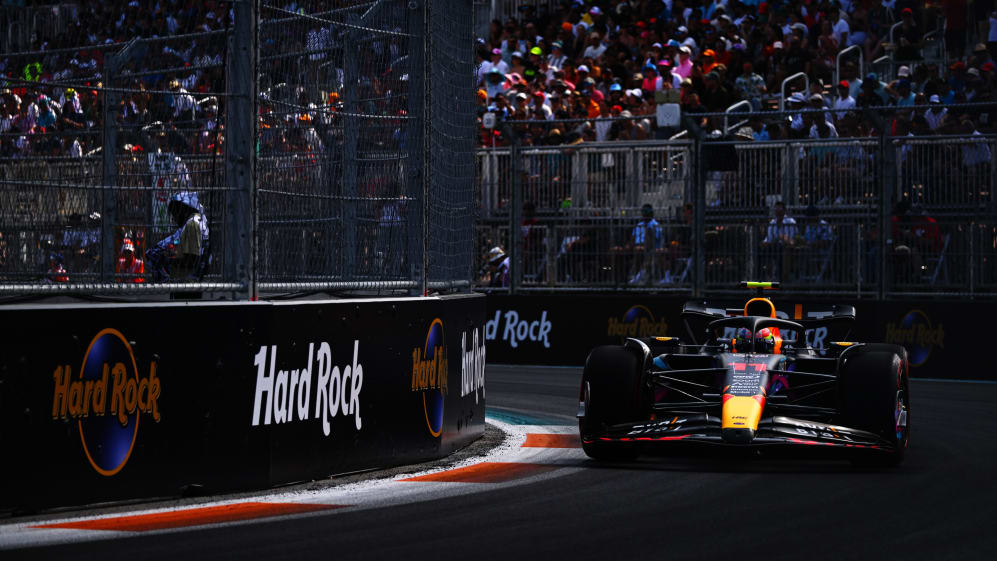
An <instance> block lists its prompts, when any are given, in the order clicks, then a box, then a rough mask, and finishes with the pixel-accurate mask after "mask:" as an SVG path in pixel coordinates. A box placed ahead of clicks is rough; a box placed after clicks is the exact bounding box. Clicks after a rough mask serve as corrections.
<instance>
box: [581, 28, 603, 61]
mask: <svg viewBox="0 0 997 561" xmlns="http://www.w3.org/2000/svg"><path fill="white" fill-rule="evenodd" d="M607 47H608V45H606V44H604V43H603V42H602V36H601V35H599V34H598V33H597V32H595V31H593V32H592V33H590V34H589V36H588V47H585V51H584V52H583V53H582V58H591V59H592V60H596V59H597V58H599V57H601V56H602V53H604V52H606V48H607Z"/></svg>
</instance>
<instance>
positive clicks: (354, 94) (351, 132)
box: [342, 13, 361, 280]
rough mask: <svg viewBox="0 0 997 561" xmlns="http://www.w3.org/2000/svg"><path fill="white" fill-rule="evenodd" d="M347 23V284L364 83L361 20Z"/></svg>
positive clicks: (352, 274) (352, 262) (351, 17)
mask: <svg viewBox="0 0 997 561" xmlns="http://www.w3.org/2000/svg"><path fill="white" fill-rule="evenodd" d="M347 23H349V24H350V25H351V26H352V28H351V31H350V32H348V33H347V34H346V40H345V42H344V47H343V48H344V51H345V53H344V55H343V83H344V84H350V87H346V88H344V89H343V109H344V119H343V198H342V209H343V212H342V218H343V255H344V259H343V280H354V279H355V278H356V270H357V267H356V260H357V257H358V254H357V144H358V143H359V140H360V139H359V136H360V117H359V115H360V108H359V99H358V91H357V88H356V87H354V86H353V85H355V84H359V83H360V53H359V50H360V41H359V40H360V39H361V36H360V34H359V32H358V31H356V29H357V28H359V27H360V16H358V15H357V14H355V13H350V14H348V16H347Z"/></svg>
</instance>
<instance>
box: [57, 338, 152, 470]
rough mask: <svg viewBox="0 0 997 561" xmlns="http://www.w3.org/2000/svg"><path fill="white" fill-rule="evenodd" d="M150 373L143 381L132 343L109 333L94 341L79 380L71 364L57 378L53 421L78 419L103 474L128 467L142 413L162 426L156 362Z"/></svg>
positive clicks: (91, 455) (94, 463)
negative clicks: (75, 376)
mask: <svg viewBox="0 0 997 561" xmlns="http://www.w3.org/2000/svg"><path fill="white" fill-rule="evenodd" d="M148 372H149V375H148V376H146V377H141V376H139V373H138V366H137V364H136V362H135V353H134V352H133V351H132V346H131V344H130V343H129V342H128V340H127V339H125V336H124V335H122V334H121V332H120V331H118V330H116V329H110V328H108V329H104V330H102V331H100V332H99V333H97V335H95V336H94V338H93V340H92V341H91V342H90V346H89V347H88V348H87V352H86V354H85V355H84V356H83V365H82V366H81V367H80V375H79V379H77V380H74V379H73V373H72V367H71V366H70V365H68V364H63V365H59V366H57V367H56V368H55V371H54V372H53V373H52V378H53V380H54V382H55V385H54V389H53V392H52V418H53V419H61V420H64V421H71V420H74V419H75V420H76V424H77V426H78V428H79V431H80V440H81V442H82V443H83V451H84V453H85V454H86V456H87V460H88V461H89V462H90V465H91V466H92V467H93V469H94V470H96V471H97V473H99V474H101V475H104V476H108V477H109V476H112V475H114V474H116V473H118V472H120V471H121V469H122V468H124V467H125V464H126V463H128V458H129V457H131V453H132V450H133V449H134V447H135V439H136V438H137V437H138V425H139V419H140V417H141V415H142V414H145V415H148V416H150V417H152V420H153V421H155V422H157V423H158V422H159V421H160V418H161V416H160V413H159V396H160V394H161V393H162V386H161V384H160V381H159V377H158V376H157V374H156V362H155V361H152V362H150V363H149V370H148Z"/></svg>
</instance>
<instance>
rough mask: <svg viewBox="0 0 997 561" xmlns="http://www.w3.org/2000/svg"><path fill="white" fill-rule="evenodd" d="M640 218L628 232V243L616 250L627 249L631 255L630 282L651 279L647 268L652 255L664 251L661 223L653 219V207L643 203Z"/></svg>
mask: <svg viewBox="0 0 997 561" xmlns="http://www.w3.org/2000/svg"><path fill="white" fill-rule="evenodd" d="M640 215H641V218H640V220H639V221H638V222H637V224H636V225H635V226H634V228H633V230H631V233H630V240H629V243H628V244H627V246H626V247H625V248H617V250H618V251H619V250H623V251H625V252H626V251H629V252H631V254H632V256H633V261H632V264H631V267H630V277H629V281H628V282H629V283H630V284H644V283H648V282H650V281H651V275H650V271H649V269H650V268H651V267H650V266H651V265H652V264H653V263H654V257H655V256H656V255H658V254H660V253H661V252H663V251H664V232H663V231H662V230H661V224H659V223H658V221H657V220H655V219H654V207H653V206H651V205H650V204H645V205H643V206H642V207H641V209H640Z"/></svg>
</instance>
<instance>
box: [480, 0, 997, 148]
mask: <svg viewBox="0 0 997 561" xmlns="http://www.w3.org/2000/svg"><path fill="white" fill-rule="evenodd" d="M894 26H895V29H893V31H892V34H891V29H892V28H894ZM936 26H937V27H936ZM935 38H937V39H938V42H939V43H944V50H938V51H937V52H939V53H941V52H943V53H944V57H942V56H931V57H927V56H926V54H925V53H926V49H925V47H926V45H927V44H928V43H929V42H930V41H932V40H934V39H935ZM851 47H856V48H857V50H858V51H860V52H861V54H862V60H864V61H865V64H864V65H861V66H860V64H859V63H858V57H857V56H856V53H851V54H850V55H849V56H846V57H842V61H843V64H842V66H841V68H840V73H839V72H838V66H837V63H838V54H839V53H841V52H842V50H844V49H847V48H851ZM938 48H940V46H939V47H938ZM933 52H934V51H933ZM476 53H477V60H478V65H477V74H476V83H477V87H478V90H477V95H478V102H479V111H480V113H481V114H484V113H485V112H493V113H496V114H497V115H498V116H499V117H500V118H501V119H502V120H505V121H510V120H512V121H516V120H529V121H547V122H548V123H549V124H543V123H541V124H540V125H539V126H537V125H533V126H530V127H529V128H528V129H524V130H521V131H520V132H519V135H520V137H521V139H522V140H523V142H524V144H527V145H558V144H575V143H578V142H583V141H605V140H641V139H646V138H667V137H668V136H670V135H671V134H673V133H675V132H676V130H677V129H674V128H669V129H666V128H661V129H659V128H658V127H657V124H656V120H655V119H654V118H653V115H654V113H655V111H656V105H657V104H659V103H665V102H671V103H679V104H681V107H682V109H683V111H684V112H686V113H693V114H695V113H719V112H723V111H725V110H726V109H728V108H729V107H730V106H731V105H732V104H734V103H736V102H739V101H746V102H748V104H750V107H751V108H752V109H753V110H755V111H761V110H765V109H774V108H777V107H778V106H779V101H780V98H781V96H782V84H783V80H785V79H786V78H787V77H790V76H793V75H795V74H797V73H801V72H802V73H804V74H806V76H807V78H808V81H809V87H804V86H803V84H804V82H803V81H802V80H799V81H796V82H794V83H793V84H787V86H789V85H792V86H795V88H796V89H795V90H793V89H790V90H789V91H787V92H786V97H785V98H784V99H782V100H781V101H782V102H783V104H784V106H785V108H786V109H787V110H804V109H816V110H821V109H826V110H827V111H826V112H825V113H819V112H811V113H804V114H802V115H800V114H797V115H795V116H792V117H781V116H780V117H776V116H773V118H767V119H758V120H757V122H755V123H753V124H752V127H751V130H750V131H748V130H745V131H744V133H745V134H750V135H751V136H752V137H753V138H754V139H755V140H776V139H783V138H808V137H809V138H834V137H839V136H841V137H844V136H848V137H862V136H869V135H871V134H874V133H878V132H887V133H888V134H896V135H900V136H903V135H906V134H908V133H910V132H911V131H912V130H915V131H918V133H919V134H963V133H969V134H971V133H972V132H973V131H980V132H989V131H990V130H991V129H992V122H993V119H991V118H990V116H989V113H990V112H992V111H990V110H989V108H986V107H982V108H981V106H976V107H970V108H964V109H949V110H945V109H943V108H942V107H941V106H946V105H951V104H966V103H980V102H991V101H995V99H997V85H995V84H997V66H995V62H994V60H993V56H994V54H995V53H997V12H994V11H993V1H992V0H979V1H977V2H974V3H973V4H972V6H971V7H970V6H969V5H968V4H967V2H966V1H965V0H941V1H940V2H935V3H931V2H928V3H916V2H913V1H912V0H889V1H885V0H833V1H832V0H762V1H759V0H640V1H632V0H587V1H586V0H563V1H562V2H560V3H551V4H550V8H549V9H548V8H547V7H546V6H541V7H540V8H536V7H534V6H532V5H529V6H523V7H521V8H520V11H519V17H516V18H509V19H507V20H506V21H500V20H493V21H492V22H491V26H490V29H489V32H488V36H487V37H481V38H479V39H478V44H477V49H476ZM884 55H887V56H889V57H890V60H891V67H890V68H887V69H885V72H884V74H885V73H888V74H890V76H889V79H887V76H880V75H878V74H877V73H876V72H873V71H870V69H871V68H872V65H871V64H870V61H873V60H876V59H878V58H881V57H883V56H884ZM894 74H895V76H893V75H894ZM882 106H896V107H897V108H905V107H910V109H909V110H907V109H897V110H891V111H882V114H883V115H884V116H885V117H887V118H886V123H887V124H886V125H881V127H882V128H883V129H886V128H887V127H888V130H885V131H881V130H875V129H874V124H872V123H870V122H869V120H868V119H867V118H865V117H864V116H863V114H862V113H861V112H860V111H858V110H857V109H862V108H864V107H882ZM605 117H615V118H616V119H614V120H606V121H598V120H597V119H599V118H605ZM922 120H923V121H924V122H923V123H921V121H922ZM720 122H721V120H719V119H716V120H710V119H706V118H703V119H701V121H700V124H701V125H703V126H706V127H707V130H708V131H709V130H713V129H715V128H720V127H719V124H720ZM922 125H923V126H922ZM506 134H507V131H505V130H503V128H502V127H496V128H493V129H486V128H482V138H481V144H482V145H484V146H496V145H502V144H505V143H508V142H509V139H508V138H506V137H505V135H506Z"/></svg>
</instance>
